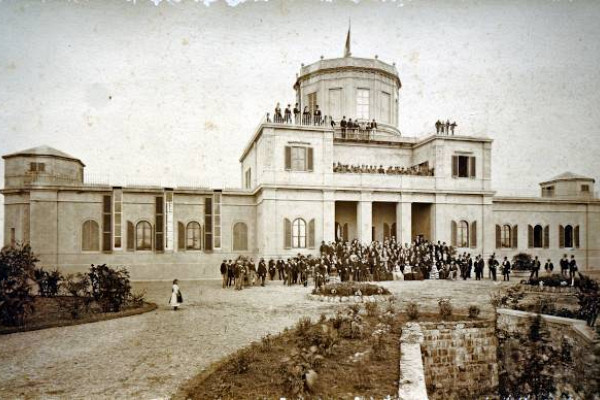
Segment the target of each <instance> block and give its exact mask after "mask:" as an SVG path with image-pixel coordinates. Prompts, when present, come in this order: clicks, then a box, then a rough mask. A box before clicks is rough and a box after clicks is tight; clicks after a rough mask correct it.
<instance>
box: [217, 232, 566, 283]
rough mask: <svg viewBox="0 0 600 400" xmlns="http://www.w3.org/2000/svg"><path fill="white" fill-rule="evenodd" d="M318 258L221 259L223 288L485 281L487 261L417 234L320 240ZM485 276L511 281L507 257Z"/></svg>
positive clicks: (493, 262) (534, 266) (534, 272)
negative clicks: (407, 239) (402, 238)
mask: <svg viewBox="0 0 600 400" xmlns="http://www.w3.org/2000/svg"><path fill="white" fill-rule="evenodd" d="M319 252H320V256H312V255H303V254H297V255H296V256H295V257H289V258H287V259H283V258H280V259H277V260H275V259H269V260H268V261H266V260H265V259H264V258H261V259H260V260H258V262H255V261H254V260H253V259H252V258H246V257H242V256H240V257H238V258H237V259H235V260H223V262H222V263H221V268H220V271H221V275H222V278H223V282H222V286H223V288H235V289H236V290H242V289H243V288H244V287H245V286H255V285H261V286H264V285H265V282H266V281H267V280H271V281H275V280H280V281H282V282H283V284H284V285H287V286H291V285H303V286H308V284H309V279H310V278H312V282H313V284H314V285H315V287H319V286H321V285H323V284H325V283H328V282H346V281H382V280H421V279H450V280H455V279H464V280H467V279H472V278H474V279H475V280H482V279H484V267H485V261H484V259H483V257H482V256H481V255H476V256H475V257H474V258H473V257H472V256H471V254H469V253H466V252H464V253H462V254H457V252H456V250H455V249H454V248H453V247H452V246H449V245H448V244H446V242H440V241H438V242H437V243H433V242H430V241H428V240H425V239H423V238H422V237H418V238H417V239H416V240H415V241H413V242H412V243H410V244H409V243H405V244H404V245H403V244H401V243H399V242H398V241H396V239H395V238H394V237H391V238H389V239H386V240H384V241H383V242H379V241H373V242H372V243H371V244H369V245H364V244H362V243H360V242H359V241H358V240H353V241H351V242H347V241H336V242H330V243H325V242H322V243H321V245H320V248H319ZM487 265H488V277H489V279H491V280H494V281H495V280H498V279H499V276H498V275H501V276H502V279H503V280H504V281H509V280H510V274H511V272H512V270H513V268H512V265H511V262H510V261H509V260H508V258H507V257H504V259H503V260H502V261H499V260H498V259H497V257H496V255H495V254H492V255H491V256H490V257H489V258H488V260H487ZM560 266H561V274H562V275H563V276H564V277H565V279H569V278H570V279H571V280H572V279H573V278H574V276H575V274H576V271H577V262H576V261H575V257H574V256H571V259H570V260H569V259H568V258H567V256H566V255H565V256H564V257H563V259H561V261H560ZM540 267H541V263H540V262H539V260H538V258H537V257H535V259H533V260H532V262H531V265H530V269H531V276H530V277H531V278H534V277H536V278H537V277H538V272H539V270H540ZM553 269H554V267H553V264H552V262H551V261H550V260H548V261H547V262H546V265H545V270H546V272H547V273H548V274H551V273H552V272H553Z"/></svg>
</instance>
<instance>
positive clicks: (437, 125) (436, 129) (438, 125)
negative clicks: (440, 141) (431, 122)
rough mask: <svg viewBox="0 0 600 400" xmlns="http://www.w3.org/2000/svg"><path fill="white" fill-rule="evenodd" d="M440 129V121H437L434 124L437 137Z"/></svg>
mask: <svg viewBox="0 0 600 400" xmlns="http://www.w3.org/2000/svg"><path fill="white" fill-rule="evenodd" d="M441 128H442V123H441V122H440V120H439V119H438V120H437V121H436V122H435V133H437V134H438V135H439V133H440V129H441Z"/></svg>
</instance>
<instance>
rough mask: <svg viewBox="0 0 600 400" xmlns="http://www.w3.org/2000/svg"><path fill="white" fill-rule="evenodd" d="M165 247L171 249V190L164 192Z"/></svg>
mask: <svg viewBox="0 0 600 400" xmlns="http://www.w3.org/2000/svg"><path fill="white" fill-rule="evenodd" d="M165 249H166V250H173V192H171V191H168V192H165Z"/></svg>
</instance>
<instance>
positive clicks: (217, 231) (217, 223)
mask: <svg viewBox="0 0 600 400" xmlns="http://www.w3.org/2000/svg"><path fill="white" fill-rule="evenodd" d="M213 205H214V209H213V221H214V222H213V229H214V244H215V249H220V248H221V193H215V195H214V204H213Z"/></svg>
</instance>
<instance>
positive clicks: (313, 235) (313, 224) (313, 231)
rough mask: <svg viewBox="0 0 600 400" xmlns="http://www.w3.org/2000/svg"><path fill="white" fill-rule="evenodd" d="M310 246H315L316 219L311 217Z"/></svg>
mask: <svg viewBox="0 0 600 400" xmlns="http://www.w3.org/2000/svg"><path fill="white" fill-rule="evenodd" d="M308 247H309V248H311V249H314V248H315V220H314V219H311V220H310V221H309V222H308Z"/></svg>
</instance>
